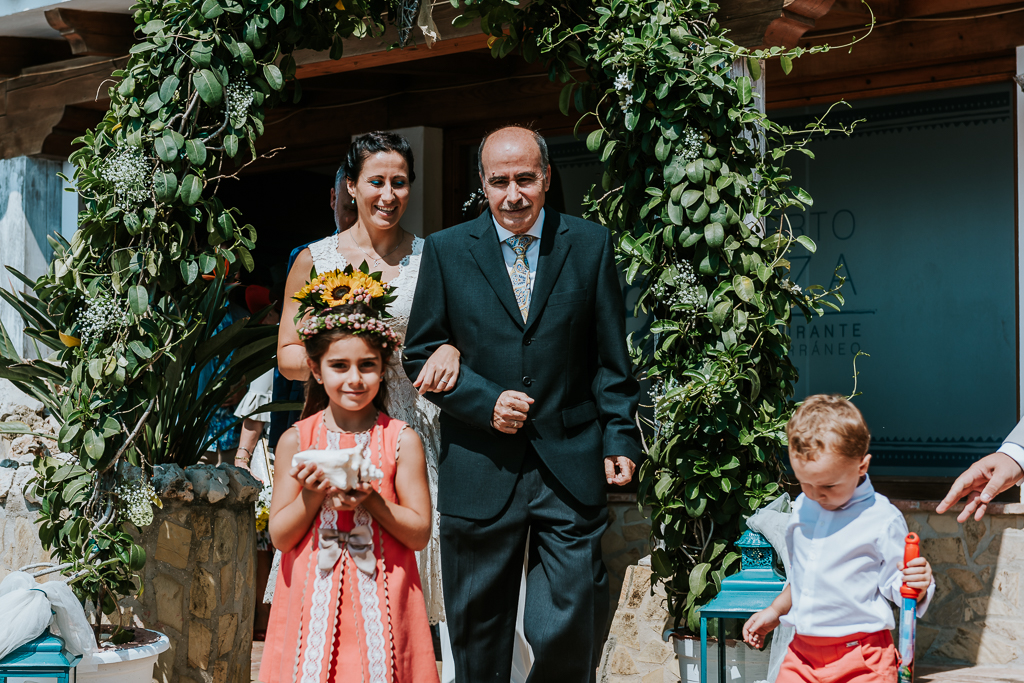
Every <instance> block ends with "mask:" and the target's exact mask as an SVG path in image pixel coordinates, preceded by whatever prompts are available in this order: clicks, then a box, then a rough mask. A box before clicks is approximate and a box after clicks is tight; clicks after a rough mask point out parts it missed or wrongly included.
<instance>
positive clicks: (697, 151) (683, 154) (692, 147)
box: [676, 128, 704, 162]
mask: <svg viewBox="0 0 1024 683" xmlns="http://www.w3.org/2000/svg"><path fill="white" fill-rule="evenodd" d="M703 147H704V136H703V135H701V134H700V132H698V131H697V130H695V129H693V128H687V129H686V130H685V131H684V132H683V136H682V139H681V140H680V141H679V147H678V148H677V150H678V151H677V152H676V156H677V157H679V158H681V159H682V160H683V161H684V162H690V161H693V160H694V159H699V158H700V156H701V150H702V149H703Z"/></svg>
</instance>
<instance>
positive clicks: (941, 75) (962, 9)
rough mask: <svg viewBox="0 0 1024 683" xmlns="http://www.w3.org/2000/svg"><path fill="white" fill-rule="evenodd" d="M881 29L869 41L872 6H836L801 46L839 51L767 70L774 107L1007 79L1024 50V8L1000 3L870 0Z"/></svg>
mask: <svg viewBox="0 0 1024 683" xmlns="http://www.w3.org/2000/svg"><path fill="white" fill-rule="evenodd" d="M869 3H870V6H871V10H872V11H873V12H874V17H875V26H874V28H873V29H872V31H871V32H870V34H869V35H867V37H866V38H864V39H863V40H861V41H860V42H857V43H856V44H854V45H853V46H852V48H848V47H839V46H844V45H847V44H848V43H850V42H851V41H853V40H854V39H855V38H858V37H861V36H864V35H865V34H867V33H868V32H867V30H866V29H865V26H866V25H867V24H869V23H870V19H871V15H870V13H869V11H868V7H867V6H866V5H865V4H864V3H862V2H860V1H859V0H836V1H835V3H834V5H833V6H832V9H831V10H830V11H829V13H828V14H826V15H825V16H823V17H821V18H820V19H818V20H817V21H816V23H815V27H814V29H813V30H812V31H808V32H807V33H805V34H804V35H803V37H802V38H801V39H800V41H799V45H800V46H802V47H810V46H812V45H832V46H835V49H832V50H831V51H829V52H826V53H823V54H816V55H807V56H804V57H802V58H800V59H797V60H795V61H794V63H793V71H792V72H791V73H790V74H789V75H788V76H787V75H785V74H784V73H783V72H782V69H781V67H780V65H779V63H778V61H777V60H776V61H774V62H769V64H768V68H767V98H766V99H767V105H768V108H769V109H779V108H784V107H793V106H800V105H809V104H823V103H831V102H835V101H837V100H840V99H847V100H850V99H861V98H866V97H878V96H883V95H895V94H900V93H906V92H920V91H924V90H935V89H942V88H952V87H958V86H965V85H974V84H978V83H992V82H1000V81H1006V82H1009V81H1010V79H1011V78H1012V77H1013V76H1014V74H1015V73H1016V56H1015V48H1016V47H1017V46H1018V45H1024V2H1013V3H1005V2H997V1H993V0H869Z"/></svg>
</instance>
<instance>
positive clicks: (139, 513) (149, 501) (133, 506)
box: [114, 477, 157, 528]
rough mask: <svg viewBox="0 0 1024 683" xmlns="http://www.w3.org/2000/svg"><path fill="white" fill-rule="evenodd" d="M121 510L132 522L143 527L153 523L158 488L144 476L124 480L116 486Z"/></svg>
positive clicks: (115, 489) (115, 490) (115, 491)
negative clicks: (154, 503)
mask: <svg viewBox="0 0 1024 683" xmlns="http://www.w3.org/2000/svg"><path fill="white" fill-rule="evenodd" d="M114 493H115V494H116V495H117V498H118V501H119V503H120V510H121V512H123V513H124V514H125V516H127V517H128V519H129V520H130V521H131V523H132V524H134V525H135V526H137V527H139V528H142V527H146V526H149V525H150V524H152V523H153V501H154V500H156V497H157V496H156V489H154V488H153V485H152V484H150V483H149V482H148V481H146V480H145V479H143V478H142V477H136V478H131V479H127V480H125V481H123V482H122V483H120V484H118V485H117V486H116V487H115V488H114Z"/></svg>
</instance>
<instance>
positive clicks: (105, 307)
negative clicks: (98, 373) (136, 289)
mask: <svg viewBox="0 0 1024 683" xmlns="http://www.w3.org/2000/svg"><path fill="white" fill-rule="evenodd" d="M77 320H78V325H79V329H78V338H79V339H81V341H82V346H88V345H89V342H91V341H94V340H102V339H103V338H104V336H106V334H107V333H108V332H116V331H118V330H120V329H121V328H123V327H125V326H126V325H128V323H129V322H131V319H130V318H129V315H128V303H127V302H125V301H121V300H120V299H117V298H115V297H112V296H111V295H109V294H106V293H100V294H98V295H97V296H95V297H92V298H91V299H89V302H88V305H87V306H86V307H85V308H84V309H82V310H81V311H79V312H78V316H77Z"/></svg>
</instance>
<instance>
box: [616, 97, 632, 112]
mask: <svg viewBox="0 0 1024 683" xmlns="http://www.w3.org/2000/svg"><path fill="white" fill-rule="evenodd" d="M632 105H633V96H632V95H626V97H625V98H624V99H623V100H622V101H621V102H619V109H621V110H622V111H623V112H627V111H629V108H630V107H631V106H632Z"/></svg>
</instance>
